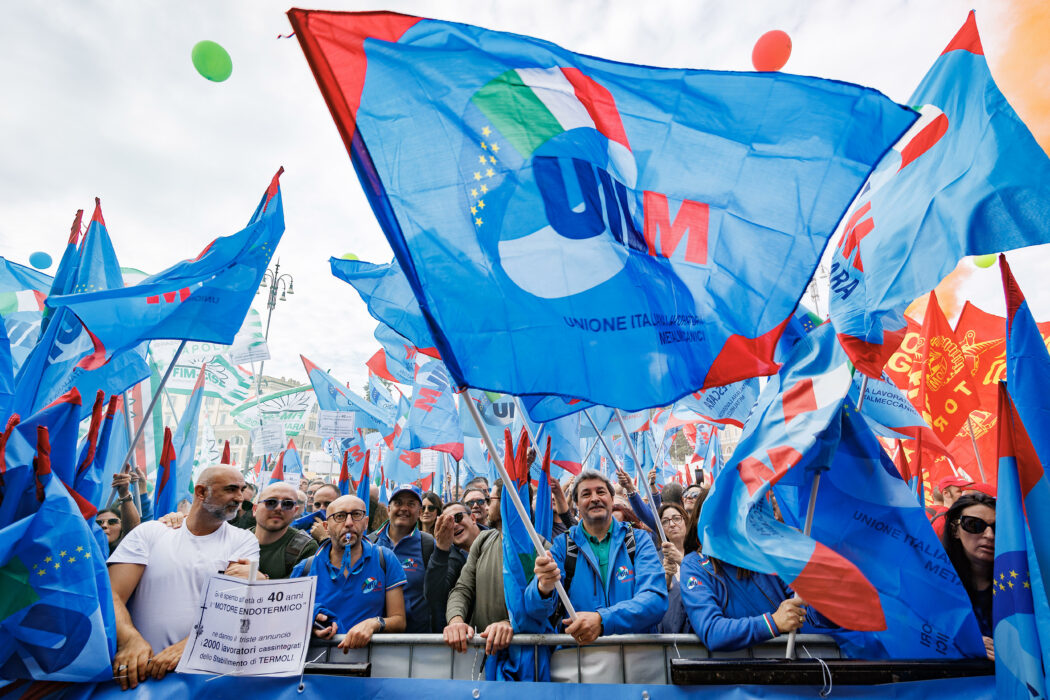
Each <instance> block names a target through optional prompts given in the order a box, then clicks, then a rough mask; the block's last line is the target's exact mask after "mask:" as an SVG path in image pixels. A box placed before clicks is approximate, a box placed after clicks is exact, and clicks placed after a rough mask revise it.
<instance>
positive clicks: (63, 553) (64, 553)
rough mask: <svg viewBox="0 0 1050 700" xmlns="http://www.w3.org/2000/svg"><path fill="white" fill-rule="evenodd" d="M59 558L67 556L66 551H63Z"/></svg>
mask: <svg viewBox="0 0 1050 700" xmlns="http://www.w3.org/2000/svg"><path fill="white" fill-rule="evenodd" d="M58 556H60V557H64V556H66V550H64V549H63V550H62V551H61V552H59V553H58Z"/></svg>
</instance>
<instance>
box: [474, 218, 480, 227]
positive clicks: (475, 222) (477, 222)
mask: <svg viewBox="0 0 1050 700" xmlns="http://www.w3.org/2000/svg"><path fill="white" fill-rule="evenodd" d="M474 224H475V225H477V226H481V218H480V217H478V218H477V219H474Z"/></svg>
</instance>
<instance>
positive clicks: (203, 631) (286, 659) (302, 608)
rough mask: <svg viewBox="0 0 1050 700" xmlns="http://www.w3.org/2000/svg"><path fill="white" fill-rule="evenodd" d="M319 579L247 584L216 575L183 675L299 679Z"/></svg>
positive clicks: (206, 595)
mask: <svg viewBox="0 0 1050 700" xmlns="http://www.w3.org/2000/svg"><path fill="white" fill-rule="evenodd" d="M316 586H317V579H316V578H314V577H312V576H309V577H306V578H293V579H268V580H262V581H255V582H253V583H249V582H248V581H246V580H245V579H241V578H234V577H232V576H224V575H222V574H213V575H212V577H211V578H210V579H208V583H207V584H206V585H205V587H204V595H203V596H202V599H201V605H200V610H201V614H200V618H199V619H198V620H197V624H196V625H194V626H193V631H191V632H190V636H189V640H188V642H187V644H186V647H185V649H183V652H182V658H181V659H180V660H179V665H178V668H176V669H175V670H176V671H178V672H179V673H207V674H216V675H228V676H297V675H299V674H300V673H302V672H303V666H304V665H305V664H306V651H307V649H308V648H309V646H310V630H311V627H312V622H313V610H314V590H315V587H316Z"/></svg>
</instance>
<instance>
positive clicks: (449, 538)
mask: <svg viewBox="0 0 1050 700" xmlns="http://www.w3.org/2000/svg"><path fill="white" fill-rule="evenodd" d="M479 534H481V528H480V527H479V526H478V524H477V523H475V522H474V518H472V517H470V512H469V511H468V510H467V508H466V506H464V505H463V504H462V503H451V504H449V505H448V506H446V507H445V510H444V512H443V513H442V514H441V515H439V516H438V518H437V520H436V521H435V522H434V553H433V554H432V555H430V562H429V563H428V564H427V572H426V575H425V576H424V578H423V595H424V596H425V597H426V599H427V603H428V604H429V605H430V613H431V618H432V619H431V623H430V624H431V629H435V630H439V629H442V628H444V626H445V604H446V603H447V602H448V593H449V591H450V590H452V587H453V586H455V585H456V581H457V580H458V579H459V572H460V570H462V569H463V564H464V562H466V561H467V552H469V551H470V545H472V544H474V540H476V539H477V537H478V535H479Z"/></svg>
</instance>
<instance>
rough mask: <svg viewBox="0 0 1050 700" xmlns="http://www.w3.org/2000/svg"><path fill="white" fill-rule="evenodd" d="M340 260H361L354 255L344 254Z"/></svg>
mask: <svg viewBox="0 0 1050 700" xmlns="http://www.w3.org/2000/svg"><path fill="white" fill-rule="evenodd" d="M339 259H340V260H360V259H361V258H359V257H357V256H356V255H354V254H353V253H344V254H343V255H342V257H340V258H339Z"/></svg>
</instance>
